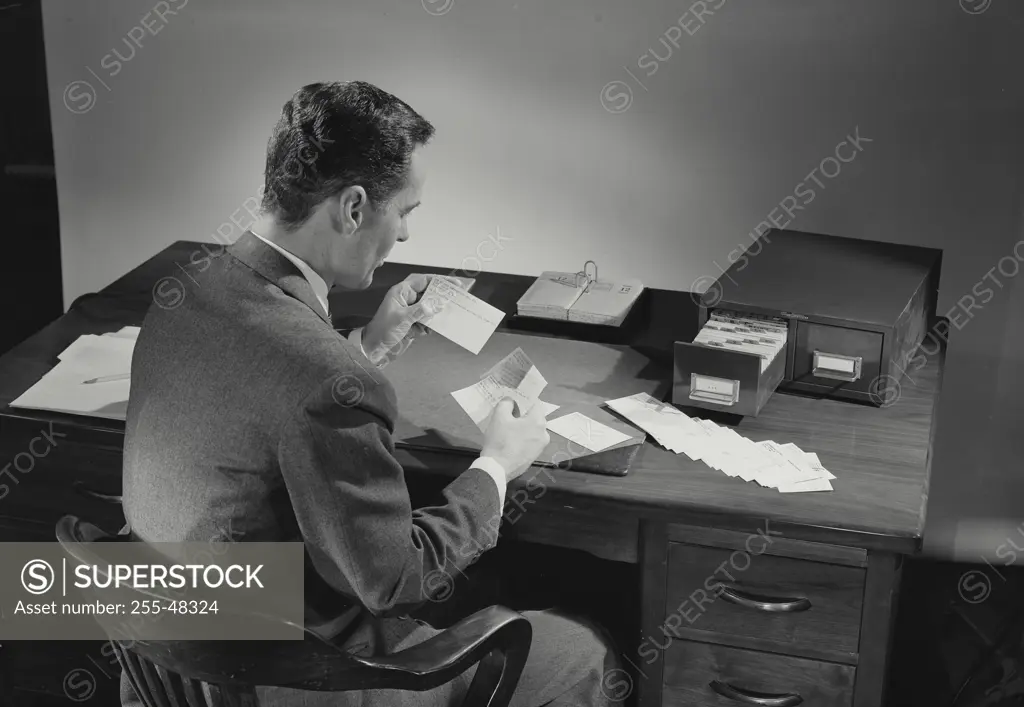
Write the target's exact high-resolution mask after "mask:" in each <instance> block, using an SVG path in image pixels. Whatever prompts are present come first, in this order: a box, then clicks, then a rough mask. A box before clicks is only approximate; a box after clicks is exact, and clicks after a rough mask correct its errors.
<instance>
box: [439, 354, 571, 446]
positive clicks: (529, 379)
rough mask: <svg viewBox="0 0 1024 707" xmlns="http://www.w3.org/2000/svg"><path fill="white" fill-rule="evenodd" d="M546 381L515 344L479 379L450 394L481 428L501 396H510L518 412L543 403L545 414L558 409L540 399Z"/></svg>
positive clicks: (523, 411) (521, 412)
mask: <svg viewBox="0 0 1024 707" xmlns="http://www.w3.org/2000/svg"><path fill="white" fill-rule="evenodd" d="M547 384H548V382H547V381H546V380H545V379H544V376H542V375H541V374H540V371H538V370H537V367H536V366H535V365H533V362H532V361H531V360H530V357H529V356H527V355H526V354H525V353H524V352H523V350H522V349H521V348H517V349H516V350H515V351H513V352H512V353H510V354H509V355H508V356H506V357H505V358H503V359H502V360H501V361H499V362H498V364H497V365H496V366H494V368H492V369H491V370H489V371H487V373H485V374H484V375H483V376H482V377H481V378H480V381H479V382H477V383H474V384H473V385H471V386H469V387H468V388H463V389H462V390H456V391H455V392H454V393H452V397H453V398H455V401H456V402H457V403H458V404H459V405H460V406H461V407H462V409H463V410H465V411H466V414H467V415H469V417H470V418H471V419H472V420H473V422H475V423H476V426H477V427H479V428H480V429H481V430H483V429H484V428H485V427H486V423H487V419H488V418H489V417H490V415H491V412H492V411H493V410H494V408H495V406H496V405H497V404H498V403H499V402H501V400H502V398H512V400H514V401H515V403H516V407H517V408H519V414H520V415H525V414H527V413H528V412H530V410H532V409H533V406H534V405H540V406H542V410H543V411H544V416H545V417H547V416H548V415H550V414H551V413H552V412H553V411H554V410H557V409H558V406H557V405H552V404H551V403H546V402H544V401H543V400H540V394H541V391H543V390H544V388H545V386H547Z"/></svg>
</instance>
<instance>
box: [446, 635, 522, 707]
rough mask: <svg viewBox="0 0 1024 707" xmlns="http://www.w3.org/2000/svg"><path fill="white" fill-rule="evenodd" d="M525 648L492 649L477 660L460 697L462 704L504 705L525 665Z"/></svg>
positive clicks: (465, 705)
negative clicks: (507, 650) (465, 688)
mask: <svg viewBox="0 0 1024 707" xmlns="http://www.w3.org/2000/svg"><path fill="white" fill-rule="evenodd" d="M528 654H529V652H528V651H519V650H513V651H509V652H508V653H505V652H504V651H501V650H497V649H495V650H493V651H491V652H490V653H488V654H487V655H485V656H484V657H483V659H482V660H481V661H480V662H479V664H477V668H476V674H475V675H474V676H473V682H472V683H471V684H470V686H469V691H468V692H467V693H466V699H465V700H464V701H463V703H462V704H463V705H464V707H477V706H478V705H479V707H508V704H509V702H511V701H512V695H513V694H515V691H516V686H517V685H518V684H519V677H520V676H521V675H522V674H523V668H524V667H526V658H527V655H528Z"/></svg>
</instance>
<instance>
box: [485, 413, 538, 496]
mask: <svg viewBox="0 0 1024 707" xmlns="http://www.w3.org/2000/svg"><path fill="white" fill-rule="evenodd" d="M542 407H543V406H542V405H534V406H533V408H532V409H531V410H530V412H529V413H528V414H526V415H523V416H522V417H516V416H515V415H514V414H513V410H514V408H515V403H514V402H513V401H512V400H511V398H505V399H503V400H502V401H501V402H499V403H498V405H497V406H496V407H495V408H494V412H492V413H491V421H490V424H489V425H488V426H487V432H486V434H485V435H484V444H483V449H482V450H481V451H480V456H482V457H492V458H494V459H495V460H497V461H498V462H499V463H500V464H501V465H502V467H503V468H504V469H505V479H506V480H507V481H512V479H515V478H516V477H518V476H520V475H521V474H522V473H523V472H525V471H526V470H527V469H529V468H530V465H531V464H533V462H535V461H536V460H537V457H539V456H540V453H541V452H543V451H544V448H545V447H547V446H548V443H549V442H550V441H551V436H550V435H549V434H548V430H547V420H546V419H545V418H544V413H543V411H542Z"/></svg>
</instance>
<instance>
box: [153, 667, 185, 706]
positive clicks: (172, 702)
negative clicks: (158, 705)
mask: <svg viewBox="0 0 1024 707" xmlns="http://www.w3.org/2000/svg"><path fill="white" fill-rule="evenodd" d="M153 668H154V669H155V670H156V674H157V675H158V676H159V677H160V683H161V685H163V694H164V696H165V697H166V698H167V704H168V706H169V707H191V705H189V703H188V698H187V697H185V688H184V685H183V684H182V680H181V678H180V677H179V676H178V675H176V674H174V673H172V672H171V671H169V670H167V668H165V667H163V666H162V665H156V664H153Z"/></svg>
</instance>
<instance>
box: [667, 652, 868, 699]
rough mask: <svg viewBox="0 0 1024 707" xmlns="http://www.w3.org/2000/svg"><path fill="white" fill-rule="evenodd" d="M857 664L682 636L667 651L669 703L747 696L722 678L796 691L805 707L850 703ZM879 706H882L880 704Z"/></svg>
mask: <svg viewBox="0 0 1024 707" xmlns="http://www.w3.org/2000/svg"><path fill="white" fill-rule="evenodd" d="M854 673H855V671H854V669H853V668H851V667H850V666H848V665H836V664H833V663H822V662H816V661H811V660H803V659H801V658H791V657H789V656H782V655H773V654H771V653H758V652H755V651H745V650H740V649H737V648H726V647H724V646H716V645H712V644H707V643H693V642H690V641H677V642H676V643H673V644H672V646H671V647H669V649H668V653H667V655H666V656H665V691H664V700H663V702H662V704H663V705H664V707H684V705H685V707H736V706H737V705H740V704H755V703H753V702H746V703H744V702H742V701H738V700H736V699H733V698H730V697H724V696H722V695H720V694H718V693H717V692H715V690H714V689H713V688H712V687H711V684H712V682H714V681H717V682H720V683H724V684H726V685H729V686H732V687H733V688H738V689H741V690H746V691H754V692H760V693H769V694H771V695H775V696H782V695H796V696H799V697H800V698H802V701H801V702H799V703H797V702H796V701H795V700H794V701H793V702H792V704H801V705H806V707H849V705H851V704H852V698H853V680H854ZM876 707H877V706H876Z"/></svg>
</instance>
